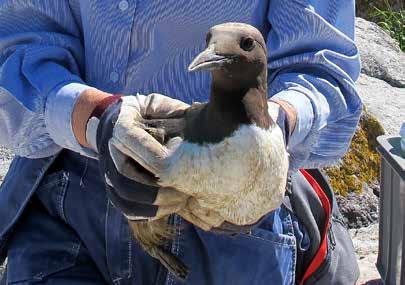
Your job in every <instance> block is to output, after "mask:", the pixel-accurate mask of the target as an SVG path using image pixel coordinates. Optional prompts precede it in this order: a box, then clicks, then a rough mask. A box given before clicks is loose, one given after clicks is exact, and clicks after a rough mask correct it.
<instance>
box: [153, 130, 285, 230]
mask: <svg viewBox="0 0 405 285" xmlns="http://www.w3.org/2000/svg"><path fill="white" fill-rule="evenodd" d="M287 171H288V155H287V152H286V150H285V147H284V141H283V134H282V132H281V130H280V128H279V127H278V126H272V127H270V129H268V130H264V129H261V128H259V127H257V126H255V125H243V126H241V127H240V128H239V129H238V130H237V131H235V132H234V134H233V135H232V136H230V137H228V138H225V139H224V140H223V141H221V142H220V143H216V144H205V145H198V144H194V143H189V142H186V141H181V142H179V143H172V146H171V147H170V154H169V156H168V158H167V161H166V167H165V168H164V169H163V170H162V171H161V173H160V174H159V178H160V184H161V185H162V186H164V187H174V188H176V189H178V190H180V191H182V192H184V193H186V194H189V195H191V196H194V197H196V198H197V201H198V202H199V204H200V206H201V207H205V208H208V209H213V210H215V211H217V212H218V213H219V214H220V215H221V216H222V217H223V218H224V219H225V220H226V221H229V222H232V223H235V224H239V225H244V224H251V223H254V222H256V221H257V220H258V219H259V218H260V217H261V216H263V215H265V214H267V213H268V212H270V211H271V210H274V209H275V208H277V207H279V206H280V204H281V202H282V200H283V197H284V191H285V184H286V179H287Z"/></svg>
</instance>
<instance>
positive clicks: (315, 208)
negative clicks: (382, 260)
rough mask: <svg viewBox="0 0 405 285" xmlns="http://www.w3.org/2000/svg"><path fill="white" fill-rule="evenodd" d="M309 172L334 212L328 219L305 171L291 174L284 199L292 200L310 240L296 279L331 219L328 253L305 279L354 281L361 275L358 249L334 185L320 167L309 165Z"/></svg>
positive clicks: (337, 284) (341, 284)
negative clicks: (357, 256) (332, 185)
mask: <svg viewBox="0 0 405 285" xmlns="http://www.w3.org/2000/svg"><path fill="white" fill-rule="evenodd" d="M307 172H308V173H309V174H310V175H311V176H312V177H313V178H314V179H315V180H316V181H317V182H318V184H319V185H320V187H321V188H322V190H323V191H324V193H325V194H326V196H327V197H328V199H329V202H330V205H331V207H332V214H331V218H330V220H329V221H327V220H325V218H326V217H325V212H324V209H323V207H322V203H321V201H320V200H319V198H318V196H317V194H316V192H315V191H314V190H313V188H312V186H311V184H309V183H308V181H307V180H306V179H305V177H304V176H303V174H302V173H300V172H297V173H296V174H294V175H293V176H292V177H291V189H290V191H288V187H287V192H286V193H287V198H286V199H285V201H284V203H286V202H288V203H287V204H290V210H291V211H292V212H293V214H294V215H295V216H296V217H297V218H298V219H299V220H300V221H301V222H302V223H303V224H304V226H305V228H306V230H307V232H308V234H309V236H310V240H311V247H310V249H309V250H307V251H305V252H299V251H298V252H297V270H296V281H297V283H298V282H299V281H300V280H301V278H302V275H303V274H304V273H305V271H306V269H307V268H308V266H309V264H310V263H311V261H312V259H313V258H314V256H315V254H316V252H317V251H318V249H319V246H320V243H321V239H322V236H321V235H322V232H323V230H324V228H325V226H326V223H329V224H330V229H329V232H328V235H327V238H328V239H327V242H328V253H327V256H326V258H325V260H324V261H323V263H322V265H321V267H320V268H318V270H317V271H316V272H315V273H314V274H313V275H312V276H311V277H310V278H309V279H308V280H307V281H306V282H305V285H312V284H316V285H329V284H334V285H347V284H355V283H356V281H357V279H358V277H359V267H358V264H357V259H356V255H355V250H354V246H353V243H352V240H351V238H350V235H349V232H348V230H347V228H346V227H345V224H344V222H343V217H342V215H341V213H340V211H339V208H338V206H337V203H336V199H335V197H334V194H333V191H332V188H331V187H330V185H329V183H328V181H327V178H326V177H325V176H324V174H323V173H322V172H321V171H320V170H319V169H308V170H307Z"/></svg>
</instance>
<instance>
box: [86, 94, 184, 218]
mask: <svg viewBox="0 0 405 285" xmlns="http://www.w3.org/2000/svg"><path fill="white" fill-rule="evenodd" d="M187 107H188V105H187V104H185V103H182V102H181V101H178V100H174V99H171V98H168V97H166V96H163V95H159V94H151V95H149V96H143V95H137V96H123V97H121V96H109V97H106V98H105V99H103V100H102V101H100V102H99V103H98V104H97V107H96V108H95V109H94V111H93V112H92V114H91V116H90V119H89V120H88V123H87V129H86V140H87V142H88V144H89V145H90V146H91V148H93V149H94V150H95V151H96V152H97V153H98V158H99V165H100V171H101V173H102V176H103V178H104V179H105V183H106V187H107V195H108V197H109V199H110V200H111V202H112V203H113V204H114V205H115V206H116V207H118V208H119V209H120V210H121V211H122V212H123V213H124V215H125V216H126V217H127V218H128V219H129V220H152V219H158V218H160V217H163V216H166V215H169V214H172V213H174V212H177V211H179V209H180V208H182V207H184V204H185V203H186V200H187V198H188V197H187V195H185V194H183V193H181V192H178V191H175V190H173V189H169V188H161V187H159V185H158V184H157V183H156V177H155V176H154V174H153V173H155V172H156V170H157V169H155V167H157V166H158V165H159V163H160V161H161V160H162V159H163V158H164V157H165V156H166V154H167V153H166V151H167V150H166V148H165V147H164V146H163V145H161V144H160V143H159V142H158V141H157V140H156V139H155V138H154V137H153V136H152V135H151V134H150V133H148V131H147V126H145V124H144V122H145V121H146V119H148V118H170V117H175V116H178V115H181V114H182V113H183V111H184V109H186V108H187Z"/></svg>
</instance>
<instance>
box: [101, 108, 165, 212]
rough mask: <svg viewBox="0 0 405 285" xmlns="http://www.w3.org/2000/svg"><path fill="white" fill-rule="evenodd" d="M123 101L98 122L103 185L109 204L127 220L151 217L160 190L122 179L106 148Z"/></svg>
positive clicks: (108, 109)
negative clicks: (135, 217) (104, 185)
mask: <svg viewBox="0 0 405 285" xmlns="http://www.w3.org/2000/svg"><path fill="white" fill-rule="evenodd" d="M121 106H122V101H121V100H119V101H117V102H115V103H113V104H111V105H110V106H109V107H108V108H107V109H106V110H105V112H104V113H103V115H102V116H101V118H100V123H99V126H98V128H97V149H98V150H99V161H100V163H99V165H100V171H101V173H102V176H103V179H104V180H105V179H106V177H107V178H108V179H109V183H110V184H111V185H109V184H108V183H107V181H105V184H106V189H107V195H108V198H109V199H110V200H111V202H112V203H113V204H114V205H115V206H116V207H118V208H119V209H121V210H122V211H123V213H124V214H125V215H127V216H142V217H154V216H155V215H156V213H157V211H158V207H157V206H155V205H152V204H153V203H154V201H155V200H156V197H157V194H158V191H159V188H158V187H153V186H149V185H145V184H142V183H139V182H137V181H135V180H132V179H129V178H128V177H126V176H124V175H122V174H121V173H120V172H119V171H118V169H117V168H116V166H115V164H114V161H113V159H112V157H111V153H110V149H109V146H108V142H109V140H110V139H111V138H112V135H113V131H114V126H115V124H116V122H117V120H118V116H119V113H120V111H121Z"/></svg>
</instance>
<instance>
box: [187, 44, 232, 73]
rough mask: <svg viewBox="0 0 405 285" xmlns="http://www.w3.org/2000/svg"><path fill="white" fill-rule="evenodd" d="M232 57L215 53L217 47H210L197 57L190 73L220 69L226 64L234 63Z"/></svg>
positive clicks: (189, 68)
mask: <svg viewBox="0 0 405 285" xmlns="http://www.w3.org/2000/svg"><path fill="white" fill-rule="evenodd" d="M232 59H233V58H232V57H231V56H225V55H219V54H217V53H216V52H215V46H214V45H210V46H209V47H208V48H207V49H205V50H204V51H203V52H202V53H200V54H199V55H197V57H196V58H195V59H194V60H193V62H192V63H191V64H190V65H189V67H188V71H190V72H191V71H197V70H214V69H219V68H221V67H222V65H223V64H224V63H226V62H230V61H232Z"/></svg>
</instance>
